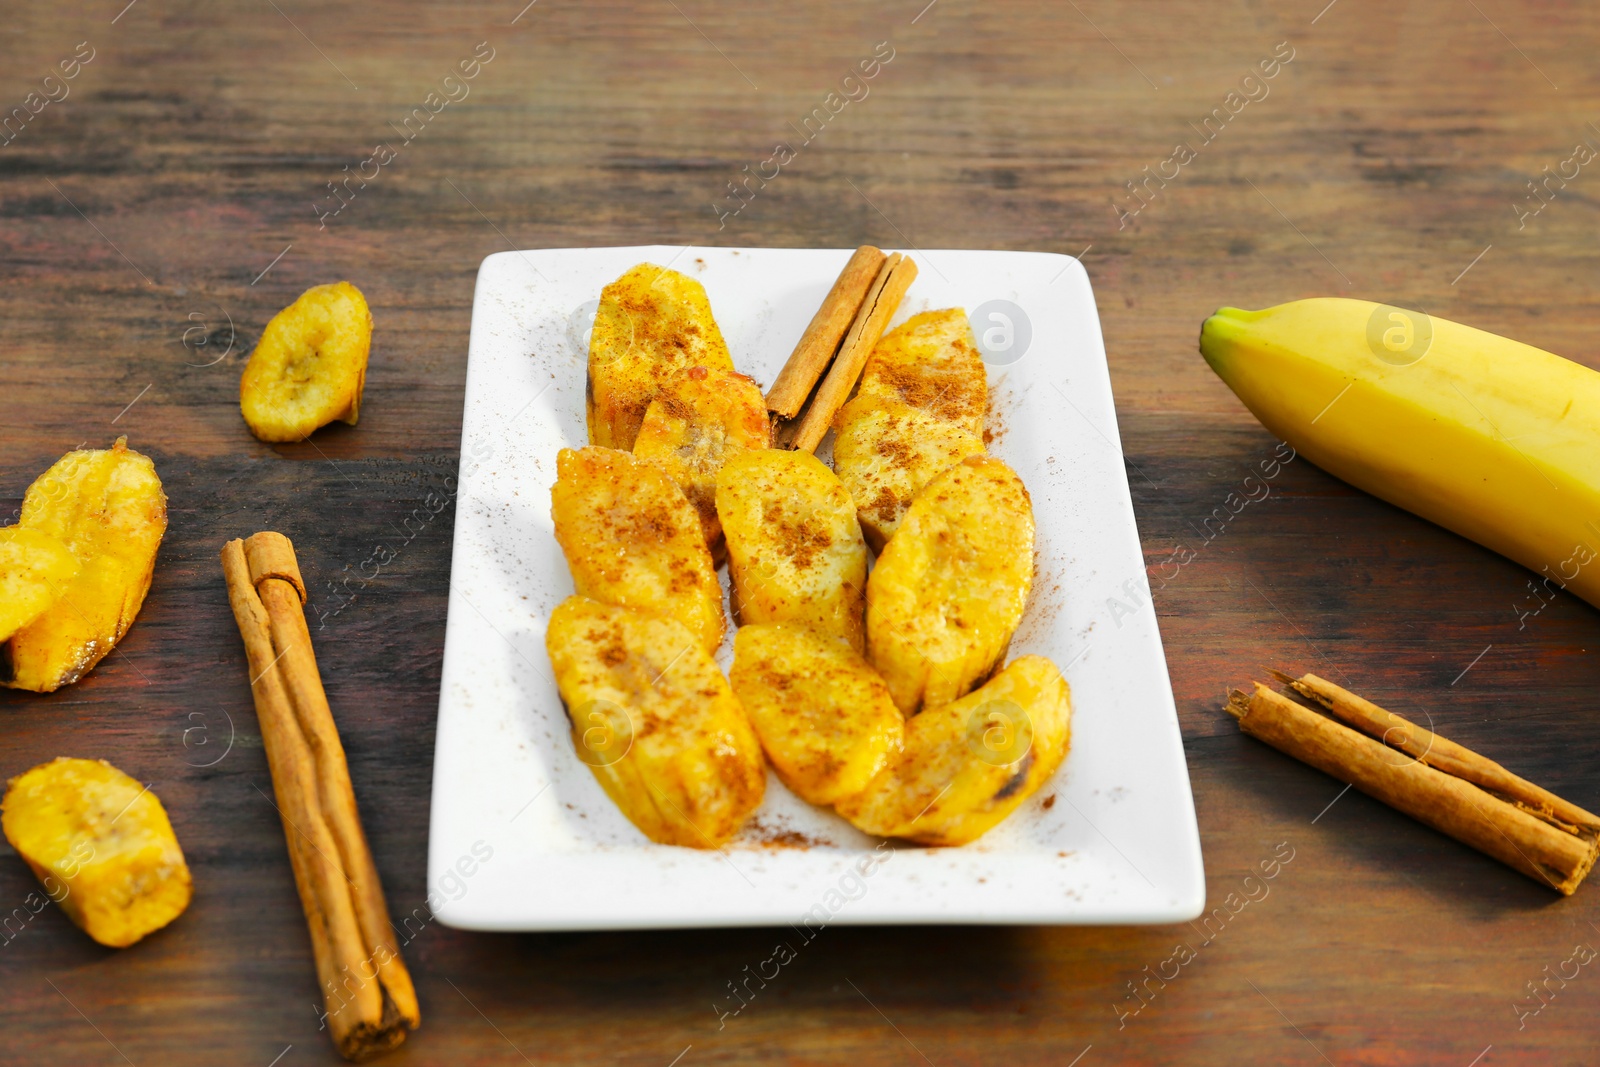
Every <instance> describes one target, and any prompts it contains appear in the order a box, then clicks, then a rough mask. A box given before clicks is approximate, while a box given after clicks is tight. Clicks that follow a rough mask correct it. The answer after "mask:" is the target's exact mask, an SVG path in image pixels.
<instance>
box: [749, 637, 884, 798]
mask: <svg viewBox="0 0 1600 1067" xmlns="http://www.w3.org/2000/svg"><path fill="white" fill-rule="evenodd" d="M733 649H734V653H733V656H734V658H733V669H732V670H731V671H730V672H729V674H728V680H729V681H730V682H732V683H733V691H734V693H735V694H736V695H737V696H738V698H739V703H740V704H742V705H743V706H744V710H745V714H747V715H749V716H750V724H751V725H752V726H754V727H755V729H756V733H757V734H758V735H759V736H760V738H761V747H762V748H763V749H765V750H766V753H767V758H768V759H769V760H771V761H772V766H773V768H774V769H775V770H776V771H777V772H778V777H779V778H781V779H783V783H784V784H785V785H787V786H788V787H789V788H790V789H792V790H793V791H794V792H795V794H796V795H797V796H799V797H801V798H802V799H804V800H808V801H810V802H811V803H813V804H832V803H833V802H834V801H836V800H839V799H841V798H843V797H847V796H851V795H853V794H855V793H859V792H861V791H862V790H863V789H865V788H866V787H867V784H868V783H869V782H871V781H872V779H873V778H874V777H875V776H876V775H877V774H878V772H879V771H881V770H882V769H883V768H884V767H886V766H888V765H889V762H890V761H891V760H892V759H894V758H895V757H897V756H898V755H899V753H900V736H901V732H902V729H903V726H902V720H901V718H900V712H899V710H898V709H896V708H895V706H894V701H893V700H892V699H891V698H890V696H889V690H888V687H886V686H885V685H884V684H883V679H882V678H879V677H878V672H877V671H875V670H873V669H872V667H871V666H870V665H869V664H868V663H867V661H866V660H864V659H862V658H861V656H860V655H858V654H857V653H856V652H855V650H854V649H852V648H851V647H850V644H849V642H847V641H845V640H844V639H843V638H841V637H830V636H827V635H824V634H819V633H814V632H813V631H811V630H808V629H806V628H805V627H802V626H793V625H762V626H741V627H740V628H739V631H738V633H736V634H735V635H734V638H733Z"/></svg>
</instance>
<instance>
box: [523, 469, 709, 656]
mask: <svg viewBox="0 0 1600 1067" xmlns="http://www.w3.org/2000/svg"><path fill="white" fill-rule="evenodd" d="M550 503H551V507H550V517H551V518H552V519H554V520H555V525H556V540H557V541H559V542H560V543H561V550H562V551H563V552H565V553H566V556H567V567H568V568H569V569H570V570H571V571H572V581H573V584H574V585H575V586H576V587H577V590H578V592H579V594H581V595H583V596H586V597H593V598H594V599H595V600H599V601H602V602H604V603H607V604H618V605H621V606H622V607H626V608H634V609H635V610H638V611H646V612H651V613H653V614H656V615H665V616H668V617H669V618H673V619H676V620H678V621H679V622H680V623H682V624H683V625H685V626H687V627H688V628H689V629H690V630H691V631H692V632H693V633H694V634H695V636H696V637H698V638H700V641H701V643H702V644H704V645H705V647H706V648H707V650H709V651H713V652H714V651H716V648H717V646H718V645H720V644H721V643H722V633H723V627H724V625H725V623H724V620H723V614H722V586H721V585H719V584H717V572H716V568H715V567H713V566H712V563H711V553H710V552H709V551H707V549H706V541H705V535H704V534H703V533H701V530H700V519H699V517H698V516H697V515H696V514H695V511H694V508H693V507H692V506H690V504H689V500H688V498H687V497H685V496H684V495H683V491H682V490H681V489H679V488H678V487H677V486H676V485H674V484H672V480H671V479H670V478H668V477H667V476H666V474H665V473H663V472H662V471H661V470H660V469H659V468H657V467H652V466H651V465H650V464H648V463H645V462H643V461H641V460H638V459H635V458H634V457H633V456H632V455H630V454H629V453H627V452H618V451H617V450H616V449H614V448H598V447H596V446H594V445H591V446H589V447H588V448H585V449H582V450H581V451H573V450H572V449H570V448H563V449H562V450H561V452H560V454H559V455H558V456H557V457H556V484H555V485H554V486H553V487H552V488H551V490H550Z"/></svg>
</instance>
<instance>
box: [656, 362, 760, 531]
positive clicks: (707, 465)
mask: <svg viewBox="0 0 1600 1067" xmlns="http://www.w3.org/2000/svg"><path fill="white" fill-rule="evenodd" d="M770 437H771V429H770V427H769V426H768V424H767V402H766V400H765V398H763V397H762V395H761V387H760V386H758V385H757V384H756V383H755V382H753V381H751V380H750V379H749V378H747V377H745V376H744V375H743V374H735V373H734V372H733V371H725V370H707V369H706V368H705V367H690V368H689V369H688V370H686V371H684V372H683V373H682V374H680V375H679V376H678V377H676V378H674V379H673V380H672V381H670V382H668V383H667V384H666V386H665V387H663V388H662V390H661V392H660V393H658V394H657V395H656V398H655V399H654V400H652V401H650V406H649V407H648V408H646V409H645V413H644V422H643V424H641V425H640V427H639V436H638V438H637V439H635V440H634V442H633V454H634V455H635V456H638V457H639V458H640V459H642V460H644V461H646V462H647V463H650V464H652V465H654V466H657V467H660V468H661V469H662V470H664V471H666V472H667V476H668V477H669V478H671V479H672V480H673V481H674V482H676V483H677V485H678V488H680V489H682V490H683V493H684V495H685V496H687V497H688V498H689V503H691V504H693V505H694V508H695V510H696V511H697V512H699V513H700V528H701V529H702V530H704V531H705V535H706V545H707V547H709V548H710V549H711V559H712V561H713V562H715V563H720V562H722V558H723V556H724V552H725V550H724V545H723V541H722V520H720V519H718V518H717V472H718V471H719V470H721V469H722V465H723V464H724V463H726V462H727V461H728V458H729V457H730V456H734V455H737V454H738V453H740V452H745V451H749V450H750V449H753V448H766V447H767V443H768V441H769V439H770Z"/></svg>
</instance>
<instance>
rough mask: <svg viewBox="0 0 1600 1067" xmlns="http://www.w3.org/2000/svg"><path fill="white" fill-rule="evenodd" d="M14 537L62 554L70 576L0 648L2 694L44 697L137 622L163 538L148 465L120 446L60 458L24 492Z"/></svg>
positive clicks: (160, 507)
mask: <svg viewBox="0 0 1600 1067" xmlns="http://www.w3.org/2000/svg"><path fill="white" fill-rule="evenodd" d="M20 525H21V527H22V528H23V529H25V530H31V531H34V532H36V533H41V534H44V535H45V536H47V537H50V538H53V539H55V540H56V541H59V542H60V543H61V544H63V545H65V546H66V547H67V548H68V550H70V551H71V553H72V555H73V558H74V559H76V560H77V561H78V567H79V570H78V574H77V576H76V577H75V578H73V579H72V580H71V581H68V582H66V583H64V584H63V585H62V586H61V587H60V599H58V600H56V601H55V602H54V603H52V604H51V605H50V606H49V607H48V608H46V609H45V610H44V612H43V614H41V615H39V616H38V617H36V618H35V619H34V620H33V621H32V622H30V623H28V624H27V625H25V626H23V627H22V628H21V629H19V630H17V632H16V633H14V634H12V635H11V640H10V641H9V642H7V643H6V645H5V647H4V648H0V684H4V685H7V686H10V687H11V688H13V689H31V690H33V691H34V692H38V693H48V692H51V691H52V690H55V689H59V688H60V687H61V686H63V685H67V684H69V683H71V682H75V681H77V680H78V679H79V678H81V677H83V676H84V675H85V674H87V673H88V672H89V670H90V669H91V668H93V667H94V665H95V664H96V663H99V662H100V661H101V660H102V659H104V658H105V656H106V654H107V653H109V652H110V651H111V649H112V647H113V646H114V645H116V643H117V642H118V641H120V640H122V637H123V635H124V634H126V633H127V632H128V627H130V626H132V625H133V620H134V617H135V616H136V615H138V614H139V607H140V606H141V605H142V604H143V603H144V597H145V594H146V593H148V592H149V591H150V579H151V576H152V575H153V574H154V573H155V566H156V550H157V549H158V548H160V546H161V538H162V535H164V534H165V533H166V531H167V496H166V494H165V493H164V492H162V490H161V479H160V478H158V477H156V468H155V464H153V463H151V462H150V459H149V458H148V457H146V456H141V455H140V454H139V453H137V452H134V451H131V450H130V449H129V448H128V439H127V438H126V437H119V438H117V440H116V443H115V444H113V445H112V446H111V448H109V449H84V450H81V451H74V452H68V453H67V454H66V455H65V456H62V457H61V458H60V459H59V460H57V461H56V462H55V464H54V465H53V466H51V468H50V469H49V470H47V471H45V472H44V473H43V474H41V475H40V476H39V477H38V478H37V479H35V481H34V483H33V484H32V485H30V486H28V492H27V494H26V495H25V496H24V497H23V498H22V521H21V523H20Z"/></svg>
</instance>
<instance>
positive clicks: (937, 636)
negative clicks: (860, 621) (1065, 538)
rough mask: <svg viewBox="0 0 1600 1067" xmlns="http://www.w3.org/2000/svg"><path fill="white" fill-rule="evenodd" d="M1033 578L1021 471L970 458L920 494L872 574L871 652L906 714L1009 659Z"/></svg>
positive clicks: (964, 687) (946, 698)
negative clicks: (1007, 651)
mask: <svg viewBox="0 0 1600 1067" xmlns="http://www.w3.org/2000/svg"><path fill="white" fill-rule="evenodd" d="M1032 583H1033V505H1032V503H1031V502H1030V500H1029V498H1028V490H1027V488H1026V487H1024V486H1023V484H1022V479H1021V478H1018V477H1017V474H1016V472H1015V471H1013V470H1012V469H1011V468H1010V467H1008V466H1006V465H1005V464H1004V463H1002V462H1001V461H1000V460H998V459H994V458H993V457H991V456H969V457H967V458H966V459H964V460H962V461H961V462H960V463H958V464H956V465H955V466H954V467H951V468H950V469H949V470H947V471H945V472H944V473H943V474H941V475H940V476H939V477H937V478H935V479H934V480H933V481H932V482H930V483H928V486H927V487H926V488H925V489H923V490H922V492H921V493H919V494H917V498H916V500H914V501H912V504H911V507H910V508H909V509H908V510H907V511H906V514H905V519H904V520H903V521H902V522H901V524H900V529H899V531H898V532H896V533H895V535H894V537H893V538H892V539H890V541H889V543H888V545H887V546H885V548H884V550H883V555H881V556H879V557H878V565H877V566H876V567H875V568H874V569H873V571H872V577H871V578H870V579H869V580H868V582H867V659H869V660H870V661H871V662H872V665H873V666H875V667H877V668H878V672H879V673H880V674H882V675H883V680H884V681H885V682H886V683H887V684H888V686H889V692H891V693H892V694H894V702H895V705H896V706H897V707H899V709H900V710H901V711H902V712H904V713H905V714H906V715H915V714H916V713H917V711H918V709H920V708H922V707H925V706H926V707H936V706H938V705H940V704H947V703H949V702H950V701H952V700H955V699H957V698H959V697H961V696H963V695H965V694H966V693H967V691H968V690H970V689H971V688H972V687H973V686H975V685H977V684H978V682H980V681H981V680H983V679H984V678H985V677H987V676H988V674H989V672H990V671H992V670H993V669H994V668H995V666H996V665H997V664H998V663H999V662H1000V661H1001V660H1002V659H1003V658H1004V657H1005V653H1006V647H1007V646H1008V645H1009V644H1010V642H1011V635H1012V633H1013V632H1014V631H1015V630H1016V628H1017V623H1018V622H1020V621H1021V619H1022V610H1023V607H1024V606H1025V605H1026V603H1027V600H1028V589H1029V587H1030V586H1031V585H1032Z"/></svg>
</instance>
